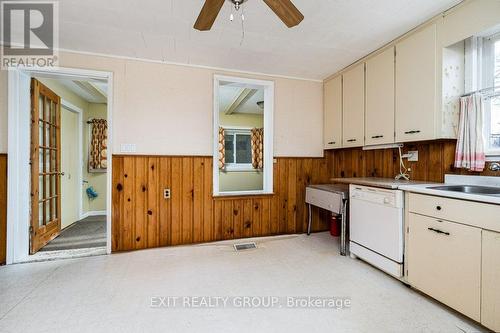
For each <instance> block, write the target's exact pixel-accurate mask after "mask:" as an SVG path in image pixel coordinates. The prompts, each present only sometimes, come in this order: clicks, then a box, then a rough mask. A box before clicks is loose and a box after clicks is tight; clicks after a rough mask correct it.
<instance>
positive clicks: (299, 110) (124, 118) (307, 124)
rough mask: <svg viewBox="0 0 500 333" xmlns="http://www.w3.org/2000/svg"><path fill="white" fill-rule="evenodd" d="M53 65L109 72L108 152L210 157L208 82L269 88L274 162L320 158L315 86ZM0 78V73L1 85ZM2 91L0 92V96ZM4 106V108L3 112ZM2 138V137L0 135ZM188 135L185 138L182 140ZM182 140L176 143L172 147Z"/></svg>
mask: <svg viewBox="0 0 500 333" xmlns="http://www.w3.org/2000/svg"><path fill="white" fill-rule="evenodd" d="M60 59H61V61H60V66H62V67H72V68H83V69H93V70H104V71H112V72H113V73H114V91H113V93H114V96H113V97H114V114H113V151H114V152H115V153H118V152H119V151H120V145H121V144H123V143H135V144H136V145H137V154H152V155H153V154H154V155H203V156H211V155H212V140H213V139H212V105H213V101H212V96H213V75H214V74H223V75H234V76H246V77H252V78H258V79H264V80H273V81H274V82H275V129H274V136H275V142H274V146H275V147H274V149H275V150H274V151H275V155H276V156H297V157H298V156H314V157H320V156H323V139H322V138H323V83H321V82H315V81H301V80H294V79H285V78H274V77H266V76H254V75H242V74H232V73H227V72H219V71H215V70H210V69H205V68H197V67H188V66H177V65H167V64H160V63H153V62H143V61H135V60H126V59H118V58H109V57H100V56H91V55H85V54H77V53H67V52H63V53H61V54H60ZM5 75H6V73H5V72H1V74H0V82H3V81H4V76H5ZM4 93H6V85H4V84H2V86H1V87H0V97H1V96H2V94H4ZM0 103H2V104H0V119H1V121H0V122H1V123H2V127H0V128H2V129H3V131H2V133H1V135H0V149H2V150H0V152H2V151H3V152H5V151H6V150H7V149H6V148H7V144H6V140H7V133H6V130H5V125H4V123H5V122H6V119H7V118H6V117H7V115H6V113H7V112H6V104H5V103H3V100H0ZM3 104H5V105H3ZM4 132H5V133H4ZM186 133H189V135H186ZM181 138H182V141H179V140H180V139H181Z"/></svg>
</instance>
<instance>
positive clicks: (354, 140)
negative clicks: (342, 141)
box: [347, 139, 357, 142]
mask: <svg viewBox="0 0 500 333" xmlns="http://www.w3.org/2000/svg"><path fill="white" fill-rule="evenodd" d="M356 141H357V140H356V139H349V140H347V142H356Z"/></svg>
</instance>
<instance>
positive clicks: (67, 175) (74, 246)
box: [30, 76, 108, 255]
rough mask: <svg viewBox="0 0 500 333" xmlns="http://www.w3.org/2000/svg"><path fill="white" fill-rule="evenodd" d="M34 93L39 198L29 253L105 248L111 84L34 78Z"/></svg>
mask: <svg viewBox="0 0 500 333" xmlns="http://www.w3.org/2000/svg"><path fill="white" fill-rule="evenodd" d="M31 92H32V103H35V104H34V105H33V104H32V113H33V114H34V116H32V117H33V119H39V120H38V126H36V127H32V130H31V131H32V140H31V145H32V147H31V149H32V152H34V151H35V150H37V146H38V156H36V154H35V153H32V156H33V157H32V159H33V158H35V159H36V158H37V157H38V163H32V169H34V170H32V173H34V176H32V183H31V187H32V193H38V200H33V199H32V214H31V215H32V223H31V226H32V230H33V231H32V233H31V242H30V254H35V253H36V252H38V251H42V252H49V251H64V250H78V249H94V248H102V250H105V247H106V173H107V171H108V170H107V129H108V126H107V84H106V83H99V82H93V81H85V80H75V79H65V78H46V77H43V76H42V77H39V76H35V77H34V78H32V80H31ZM36 101H39V103H38V104H36ZM44 103H45V104H44ZM44 105H45V107H44ZM44 140H45V141H44ZM36 141H38V144H37V142H36ZM40 141H41V142H40ZM37 171H38V172H37ZM37 173H38V175H37ZM37 181H38V183H37ZM35 197H36V196H35ZM37 206H38V207H37ZM36 215H38V217H37V216H36ZM47 254H48V253H45V254H44V255H47Z"/></svg>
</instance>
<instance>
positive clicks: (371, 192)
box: [349, 185, 403, 208]
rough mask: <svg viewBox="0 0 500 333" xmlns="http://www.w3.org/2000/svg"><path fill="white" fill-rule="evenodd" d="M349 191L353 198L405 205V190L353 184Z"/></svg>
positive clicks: (382, 203)
mask: <svg viewBox="0 0 500 333" xmlns="http://www.w3.org/2000/svg"><path fill="white" fill-rule="evenodd" d="M349 193H350V194H349V197H350V198H351V199H358V200H364V201H368V202H371V203H375V204H379V205H384V206H389V207H396V208H398V207H403V191H400V190H385V189H380V188H375V187H368V186H360V185H351V186H350V188H349Z"/></svg>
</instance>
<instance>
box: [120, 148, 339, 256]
mask: <svg viewBox="0 0 500 333" xmlns="http://www.w3.org/2000/svg"><path fill="white" fill-rule="evenodd" d="M330 170H331V167H329V166H328V160H327V159H326V158H278V159H277V163H275V164H274V192H275V193H274V194H273V195H263V196H246V197H218V198H214V197H213V196H212V172H213V169H212V157H169V156H113V193H112V220H113V225H112V250H113V251H127V250H135V249H145V248H154V247H160V246H170V245H181V244H194V243H201V242H212V241H218V240H226V239H237V238H246V237H255V236H268V235H280V234H293V233H302V232H305V230H306V224H307V210H306V205H305V187H306V185H308V184H318V183H328V182H329V180H330V178H331V177H330V176H331V174H330ZM166 188H169V189H170V191H171V198H170V199H164V198H163V190H164V189H166ZM312 227H313V231H324V230H328V228H329V221H328V214H327V213H326V212H324V211H320V210H319V209H314V210H313V225H312Z"/></svg>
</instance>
